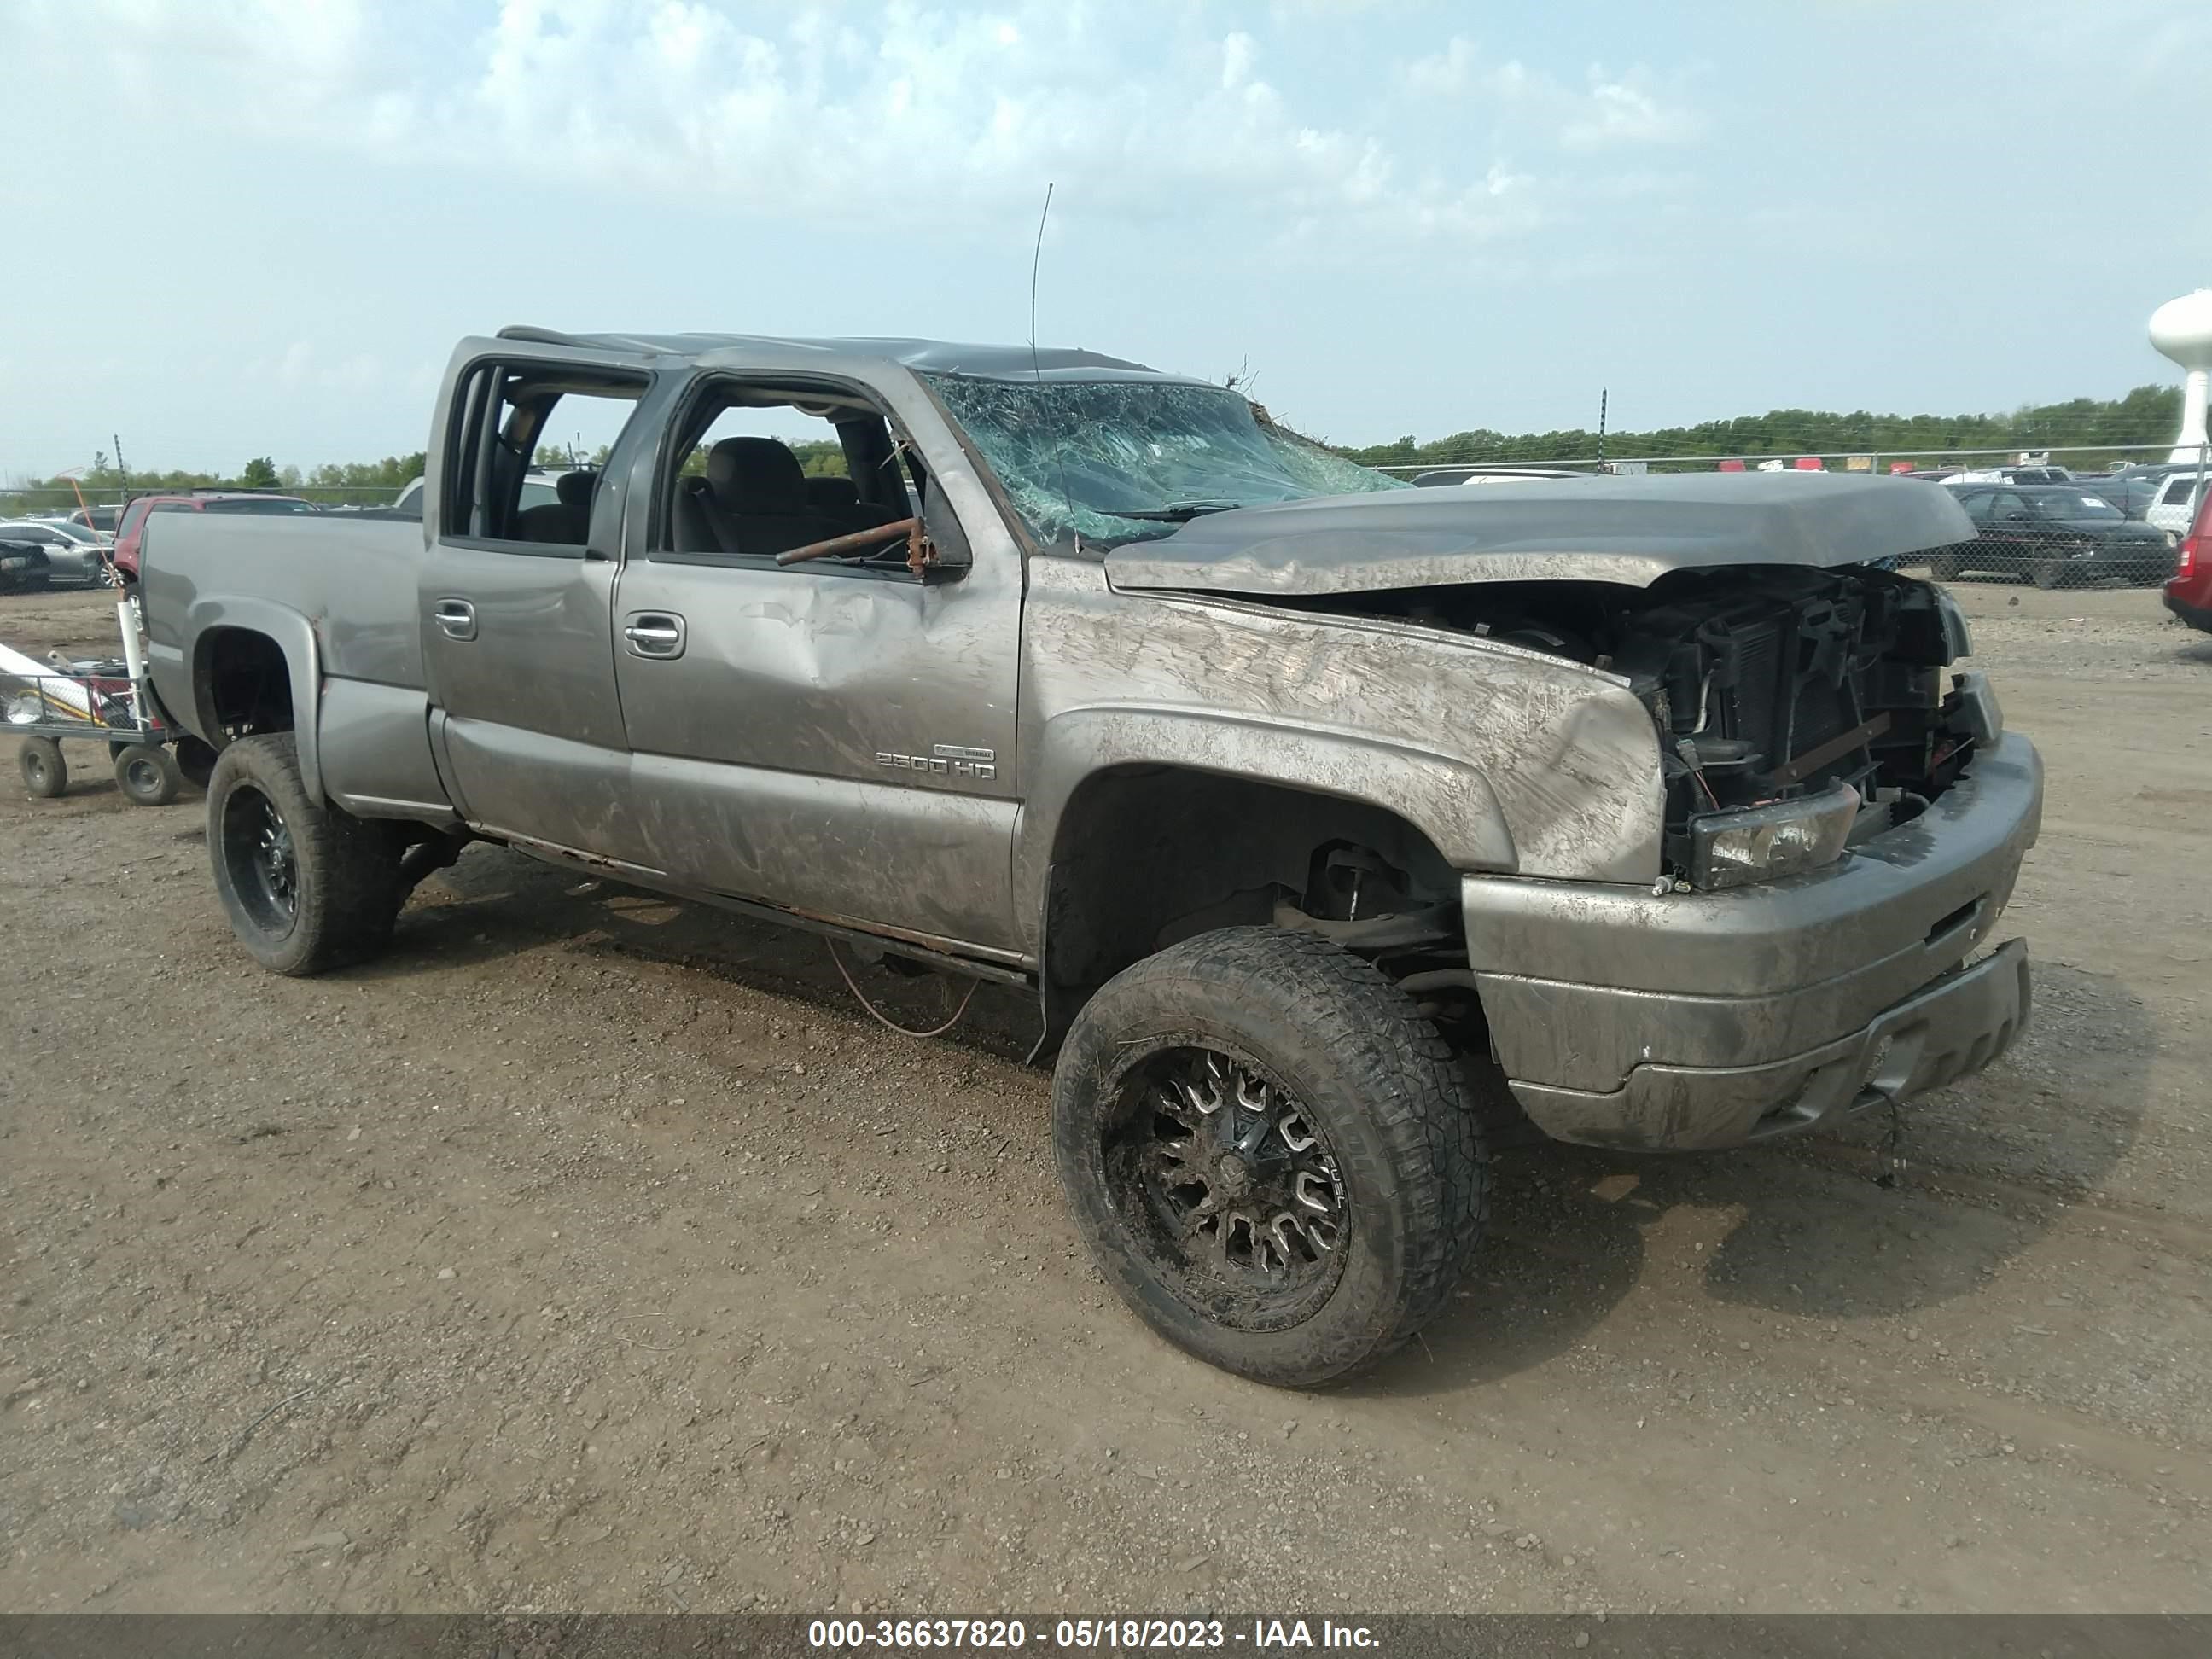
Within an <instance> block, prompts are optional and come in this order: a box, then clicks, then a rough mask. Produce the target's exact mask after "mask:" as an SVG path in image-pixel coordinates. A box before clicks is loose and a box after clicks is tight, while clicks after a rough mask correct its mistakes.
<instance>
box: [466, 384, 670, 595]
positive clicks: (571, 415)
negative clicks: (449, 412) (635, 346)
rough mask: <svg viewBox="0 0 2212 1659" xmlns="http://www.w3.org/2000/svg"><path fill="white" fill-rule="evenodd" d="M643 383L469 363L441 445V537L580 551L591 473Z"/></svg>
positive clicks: (593, 490) (586, 530)
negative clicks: (454, 417) (452, 419)
mask: <svg viewBox="0 0 2212 1659" xmlns="http://www.w3.org/2000/svg"><path fill="white" fill-rule="evenodd" d="M646 386H647V380H646V378H645V377H644V376H643V375H641V374H619V373H602V372H597V371H592V370H588V369H581V370H580V369H578V368H574V366H571V365H568V364H561V363H544V364H539V363H483V364H479V365H478V366H477V368H475V369H474V370H472V371H471V374H470V375H469V377H468V379H467V380H465V382H464V383H463V385H462V388H461V392H460V397H459V404H458V407H459V410H460V415H459V418H458V419H457V420H456V421H455V422H453V429H452V431H451V433H450V434H449V435H448V438H447V446H448V447H447V464H446V489H445V509H446V511H445V519H444V525H445V529H446V533H447V534H448V535H452V536H456V537H460V538H467V539H472V540H479V541H491V542H503V543H508V544H515V545H517V546H519V547H524V548H528V549H530V550H536V551H544V550H549V549H556V548H558V549H574V550H578V551H579V552H580V551H581V550H582V548H583V546H584V544H585V541H586V538H587V537H588V536H589V534H590V531H591V522H592V500H593V499H594V497H595V495H597V493H598V489H599V476H600V473H601V471H602V470H603V469H604V468H605V464H606V459H607V456H608V455H609V453H611V451H612V450H613V448H614V446H615V443H616V441H617V440H618V439H619V438H620V437H621V436H622V434H623V428H625V427H626V426H628V424H629V420H630V417H631V416H633V415H634V414H635V412H636V409H637V402H638V399H639V398H641V397H642V396H643V395H644V393H645V390H646Z"/></svg>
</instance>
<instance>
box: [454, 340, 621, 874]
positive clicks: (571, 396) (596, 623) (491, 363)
mask: <svg viewBox="0 0 2212 1659" xmlns="http://www.w3.org/2000/svg"><path fill="white" fill-rule="evenodd" d="M650 386H651V382H650V380H649V379H648V377H647V376H646V375H645V374H641V373H640V372H639V371H638V370H637V369H635V368H634V367H627V366H624V367H616V366H611V365H609V366H598V365H593V364H592V363H590V362H577V361H576V360H574V358H573V357H568V356H564V357H562V359H560V360H558V361H551V360H535V359H532V357H530V356H527V355H526V354H518V355H509V354H507V353H506V352H504V351H502V352H501V354H499V355H496V356H484V357H483V358H480V359H477V360H476V361H474V362H465V363H464V364H463V365H462V366H461V368H459V371H458V373H457V374H456V375H455V377H454V380H453V386H451V387H450V389H449V392H448V396H449V399H450V401H449V402H448V404H447V408H448V409H449V410H450V411H451V416H450V418H449V420H448V422H447V430H446V431H445V433H444V434H443V446H442V450H441V453H440V454H438V455H436V456H435V457H433V458H432V460H431V465H430V471H429V474H428V496H426V499H430V498H433V497H434V498H435V502H436V506H437V509H438V510H437V513H436V517H435V524H436V533H435V538H434V539H433V540H432V541H431V543H430V545H429V548H428V557H427V558H426V559H425V561H424V562H423V566H422V578H421V581H420V585H419V588H418V598H419V602H420V611H421V614H420V617H419V625H420V627H421V629H422V659H423V668H424V673H425V677H426V680H427V684H428V690H429V694H430V704H431V710H432V713H431V717H430V720H431V747H432V750H433V752H434V753H435V755H436V757H437V759H438V765H439V770H440V772H441V775H442V776H443V779H444V781H445V783H446V785H447V788H448V790H449V791H450V792H451V793H452V795H453V799H454V801H455V802H456V804H457V805H459V807H460V809H461V811H462V816H463V817H465V819H466V820H467V821H468V822H469V823H471V825H473V826H475V827H476V828H477V829H483V830H484V831H486V832H488V833H490V834H493V835H495V836H499V837H501V839H505V840H512V841H521V842H537V843H539V844H542V845H544V846H547V847H550V848H555V849H556V850H561V851H565V852H570V853H582V854H591V855H592V856H594V857H598V858H603V859H611V860H616V861H617V862H622V863H629V864H635V865H638V866H641V867H643V868H646V869H651V868H653V866H652V865H651V863H650V860H647V859H646V858H645V857H643V856H641V848H642V846H643V837H642V836H641V835H640V834H639V833H638V829H637V824H636V820H635V815H634V814H633V813H632V812H631V811H630V809H629V801H628V799H627V798H626V795H625V793H624V790H623V774H624V771H625V769H626V765H627V756H626V754H625V752H624V738H623V721H622V708H621V705H620V703H619V702H617V696H616V689H615V673H614V661H613V643H612V641H613V623H612V606H613V593H614V585H615V573H616V570H617V562H618V559H619V556H620V554H621V535H622V521H621V513H620V511H619V507H618V504H616V505H612V506H611V507H610V510H609V511H607V512H605V513H595V515H594V517H593V520H592V528H591V531H590V532H589V533H588V534H587V536H586V542H585V544H584V545H581V546H578V545H576V544H574V543H572V542H567V541H550V540H536V539H532V538H531V537H530V535H529V533H528V531H529V527H528V526H527V525H526V524H525V523H524V522H523V517H522V503H521V495H522V485H523V482H524V480H525V478H526V475H527V474H528V472H529V471H530V468H531V465H532V460H533V452H534V449H535V447H536V446H537V445H538V442H539V441H540V440H541V439H542V438H544V437H545V436H546V435H548V434H549V433H551V432H554V431H557V432H558V433H559V435H561V436H562V437H563V438H567V437H568V435H570V434H571V433H574V432H583V433H584V434H586V435H587V436H590V435H607V436H606V438H605V441H609V442H611V443H614V444H617V445H619V443H620V442H621V441H622V436H623V433H624V432H625V431H626V430H627V429H628V428H629V425H632V424H635V422H634V420H633V418H632V417H633V411H634V410H636V409H637V408H638V406H639V404H640V403H641V400H642V399H643V398H645V396H646V394H647V392H649V390H650Z"/></svg>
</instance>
